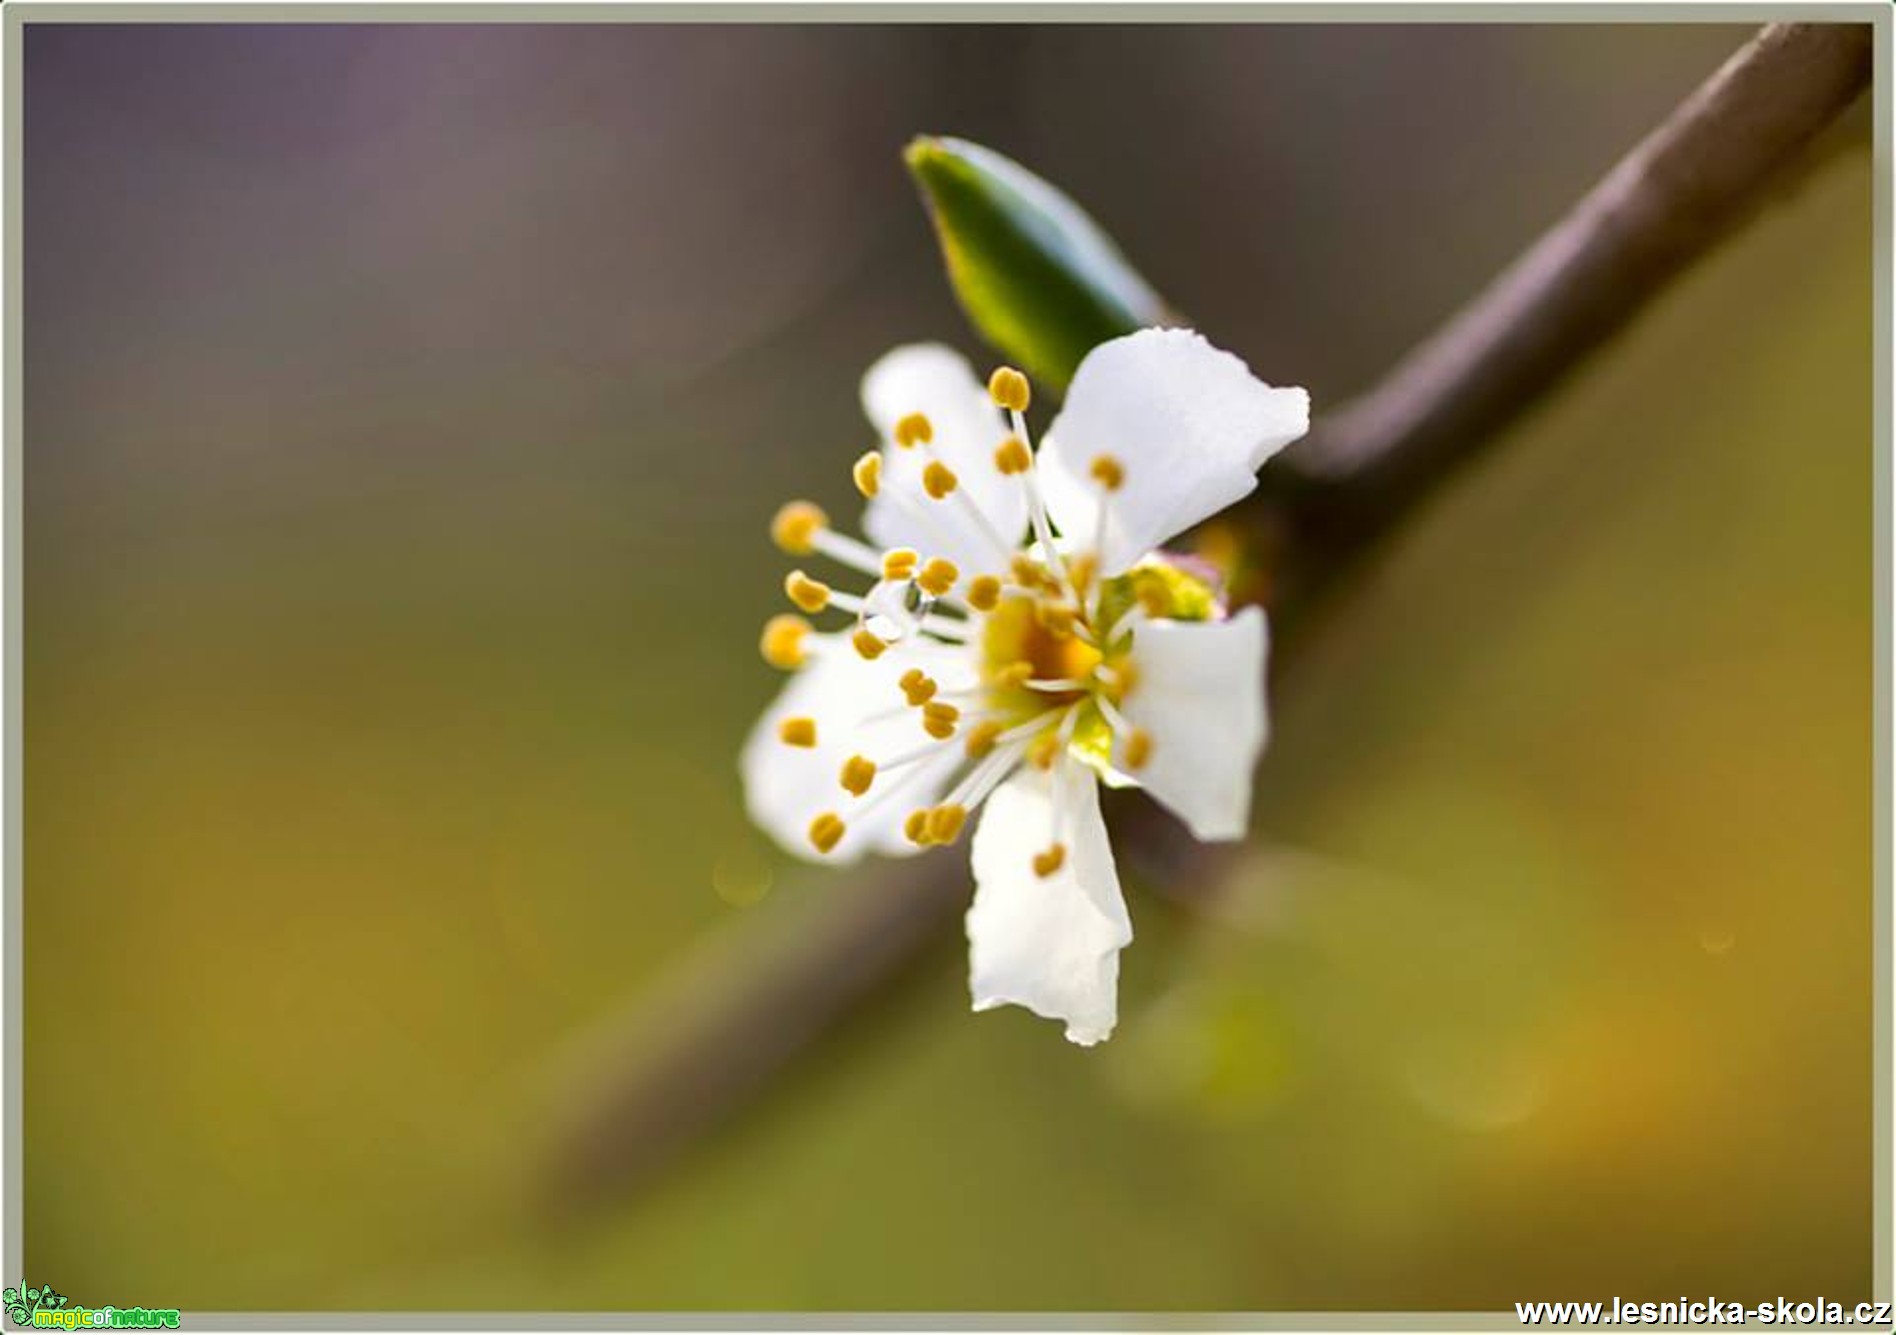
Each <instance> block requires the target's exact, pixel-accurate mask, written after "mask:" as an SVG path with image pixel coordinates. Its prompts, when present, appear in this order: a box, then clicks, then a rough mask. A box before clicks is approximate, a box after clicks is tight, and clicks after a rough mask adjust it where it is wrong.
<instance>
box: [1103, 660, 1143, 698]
mask: <svg viewBox="0 0 1896 1335" xmlns="http://www.w3.org/2000/svg"><path fill="white" fill-rule="evenodd" d="M1107 671H1108V673H1110V674H1111V675H1110V676H1109V677H1108V678H1107V682H1106V698H1107V699H1108V700H1111V701H1112V702H1113V703H1114V704H1118V703H1119V702H1120V701H1122V700H1124V699H1125V698H1126V697H1127V696H1128V695H1130V694H1132V688H1133V687H1135V686H1137V685H1138V684H1139V669H1138V668H1137V667H1135V666H1133V662H1132V660H1131V659H1130V658H1122V659H1120V660H1119V661H1118V662H1117V663H1114V664H1113V665H1112V667H1110V668H1108V669H1107Z"/></svg>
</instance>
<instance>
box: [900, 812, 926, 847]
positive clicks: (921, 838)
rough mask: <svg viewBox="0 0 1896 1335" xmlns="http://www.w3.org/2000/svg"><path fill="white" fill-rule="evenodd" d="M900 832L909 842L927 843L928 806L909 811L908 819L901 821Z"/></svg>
mask: <svg viewBox="0 0 1896 1335" xmlns="http://www.w3.org/2000/svg"><path fill="white" fill-rule="evenodd" d="M902 834H903V837H905V838H906V839H907V840H908V841H909V842H910V843H911V844H921V845H924V846H925V845H926V844H927V843H928V808H926V807H922V808H920V809H918V810H915V811H911V812H909V814H908V819H907V820H905V821H903V822H902Z"/></svg>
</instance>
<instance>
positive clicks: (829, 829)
mask: <svg viewBox="0 0 1896 1335" xmlns="http://www.w3.org/2000/svg"><path fill="white" fill-rule="evenodd" d="M848 832H849V827H848V826H847V825H845V824H843V818H842V817H841V816H839V815H837V814H836V813H835V812H834V811H825V812H824V813H823V814H822V815H820V816H818V817H817V818H816V819H815V820H813V821H811V822H810V843H811V844H812V845H814V846H815V848H816V851H817V852H819V853H827V852H829V851H830V850H831V849H832V848H834V847H836V845H837V843H838V842H839V841H840V840H841V839H842V837H843V836H844V835H845V834H847V833H848Z"/></svg>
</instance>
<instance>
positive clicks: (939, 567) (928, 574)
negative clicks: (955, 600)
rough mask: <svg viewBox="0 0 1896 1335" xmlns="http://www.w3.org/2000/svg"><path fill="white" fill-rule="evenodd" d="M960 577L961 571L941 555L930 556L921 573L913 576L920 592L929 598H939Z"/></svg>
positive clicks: (952, 586)
mask: <svg viewBox="0 0 1896 1335" xmlns="http://www.w3.org/2000/svg"><path fill="white" fill-rule="evenodd" d="M960 578H961V571H960V570H959V569H957V568H956V566H955V563H954V562H953V561H950V560H948V559H947V558H946V557H942V556H931V557H929V558H928V564H927V565H925V566H923V567H922V573H921V574H919V575H917V576H916V577H915V582H916V583H917V584H919V585H920V586H921V589H922V592H923V593H925V594H927V595H928V596H929V597H931V598H939V597H941V596H942V595H943V594H945V593H947V592H948V590H950V589H952V588H954V586H955V581H956V580H958V579H960Z"/></svg>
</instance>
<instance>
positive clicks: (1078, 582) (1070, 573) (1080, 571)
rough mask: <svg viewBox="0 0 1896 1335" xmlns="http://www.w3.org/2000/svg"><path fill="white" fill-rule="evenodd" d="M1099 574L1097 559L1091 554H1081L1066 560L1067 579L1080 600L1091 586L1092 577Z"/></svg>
mask: <svg viewBox="0 0 1896 1335" xmlns="http://www.w3.org/2000/svg"><path fill="white" fill-rule="evenodd" d="M1098 573H1099V558H1098V557H1097V556H1095V555H1093V553H1091V552H1081V553H1079V554H1078V555H1077V556H1069V557H1068V558H1067V579H1068V580H1070V581H1071V582H1072V584H1073V591H1074V592H1075V593H1077V594H1079V595H1080V597H1081V598H1082V599H1084V598H1085V597H1086V591H1087V590H1088V589H1089V588H1091V587H1092V585H1093V576H1094V575H1096V574H1098Z"/></svg>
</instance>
